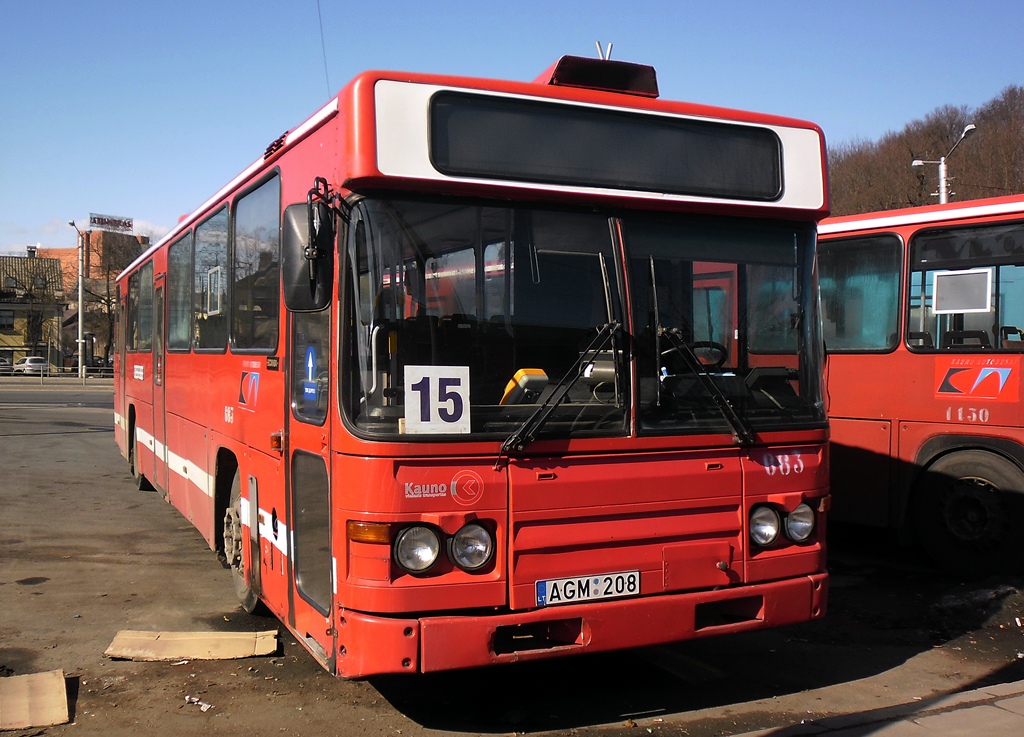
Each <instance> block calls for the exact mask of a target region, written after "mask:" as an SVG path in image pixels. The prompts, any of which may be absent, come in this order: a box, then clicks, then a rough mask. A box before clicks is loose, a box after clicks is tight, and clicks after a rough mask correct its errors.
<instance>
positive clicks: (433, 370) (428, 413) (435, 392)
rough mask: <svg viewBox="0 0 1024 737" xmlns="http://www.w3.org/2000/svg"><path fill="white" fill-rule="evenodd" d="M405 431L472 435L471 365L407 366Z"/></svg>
mask: <svg viewBox="0 0 1024 737" xmlns="http://www.w3.org/2000/svg"><path fill="white" fill-rule="evenodd" d="M405 431H406V432H407V433H409V434H455V433H468V432H469V366H406V367H405Z"/></svg>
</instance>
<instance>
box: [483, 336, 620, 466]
mask: <svg viewBox="0 0 1024 737" xmlns="http://www.w3.org/2000/svg"><path fill="white" fill-rule="evenodd" d="M620 327H622V324H621V323H619V322H618V321H615V320H613V321H612V322H607V323H605V324H604V325H601V326H600V327H599V328H598V329H597V335H595V336H594V339H593V340H592V341H590V345H589V346H587V349H586V350H585V351H583V353H581V354H580V357H579V358H578V359H576V363H574V364H573V365H572V366H571V367H570V368H569V370H568V371H566V372H565V374H563V375H562V378H561V379H559V381H558V384H556V385H555V389H554V391H552V392H551V394H549V395H548V397H547V399H545V400H544V401H543V402H541V403H540V405H539V406H538V407H537V409H536V410H534V412H533V414H531V415H530V416H529V417H528V418H526V421H525V422H523V424H522V425H520V426H519V427H518V429H516V431H515V432H513V433H512V434H511V435H509V436H508V437H507V438H506V439H505V442H504V443H502V444H501V451H500V452H499V453H498V457H497V458H496V459H495V461H494V467H495V468H496V469H497V468H498V467H499V466H500V464H501V459H502V458H503V457H504V456H507V455H508V454H509V453H511V452H512V451H522V450H523V449H524V448H525V447H526V446H527V445H529V444H530V443H531V442H533V439H534V438H535V437H536V436H537V432H538V431H539V430H540V428H541V427H542V426H543V425H544V423H545V422H547V420H548V417H550V416H551V413H552V412H554V410H555V407H557V406H558V405H559V404H560V403H561V402H562V400H563V399H565V395H566V394H568V393H569V390H570V389H572V388H573V387H574V386H575V385H576V382H577V381H579V380H580V377H581V376H582V375H583V371H582V367H583V366H586V365H588V364H590V363H592V362H593V361H594V359H596V358H597V355H598V354H599V353H600V352H601V351H602V350H604V347H605V346H606V345H608V343H609V342H610V341H611V339H612V337H613V336H614V335H615V334H616V333H617V332H618V331H619V328H620Z"/></svg>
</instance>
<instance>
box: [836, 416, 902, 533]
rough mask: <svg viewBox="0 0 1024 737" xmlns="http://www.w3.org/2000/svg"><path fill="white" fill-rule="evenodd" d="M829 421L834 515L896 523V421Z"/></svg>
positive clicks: (859, 521) (880, 523)
mask: <svg viewBox="0 0 1024 737" xmlns="http://www.w3.org/2000/svg"><path fill="white" fill-rule="evenodd" d="M829 422H830V423H831V429H832V447H831V454H832V470H833V474H832V515H833V518H839V519H842V520H845V521H847V522H854V523H857V524H863V525H872V526H882V527H884V526H887V525H890V524H892V523H893V522H894V520H893V519H892V510H890V505H889V497H890V488H891V483H892V461H891V458H890V452H891V450H890V444H891V442H892V423H891V422H889V421H888V420H848V419H840V418H836V417H833V418H832V419H831V420H829Z"/></svg>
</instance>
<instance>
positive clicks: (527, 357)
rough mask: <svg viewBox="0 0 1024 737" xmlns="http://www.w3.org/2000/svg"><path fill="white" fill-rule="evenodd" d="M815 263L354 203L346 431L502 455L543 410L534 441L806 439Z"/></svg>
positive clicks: (516, 213)
mask: <svg viewBox="0 0 1024 737" xmlns="http://www.w3.org/2000/svg"><path fill="white" fill-rule="evenodd" d="M813 244H814V237H813V228H812V227H805V226H800V227H792V226H787V227H780V226H778V225H775V224H769V223H756V224H746V225H736V224H735V222H734V221H725V220H718V219H707V218H685V217H678V216H674V217H669V216H654V215H651V214H639V213H631V214H627V215H622V214H619V213H616V214H612V213H600V212H595V211H579V210H570V209H565V210H554V209H546V208H535V207H528V206H519V207H511V206H505V205H504V204H502V205H492V204H478V203H467V202H461V201H443V202H442V201H424V200H385V199H363V200H360V201H359V202H358V203H356V204H355V206H354V207H353V210H352V216H351V219H350V223H349V228H348V234H347V243H346V248H347V251H348V254H347V255H348V260H349V263H351V264H352V266H353V268H351V269H350V272H349V273H351V274H352V281H353V283H352V284H351V286H350V290H349V291H350V294H351V298H350V299H349V300H348V304H349V309H350V310H351V311H352V315H351V319H348V320H345V321H343V324H347V325H350V326H351V332H349V333H348V334H346V335H343V338H342V339H343V340H346V341H348V342H349V345H348V346H343V350H342V351H341V352H340V354H341V355H343V356H349V357H351V359H354V361H353V363H354V366H355V368H354V370H353V369H352V368H348V369H347V372H346V373H344V374H343V375H345V381H346V382H347V386H346V387H345V389H344V402H345V405H346V411H347V413H348V416H349V418H350V419H351V421H352V423H353V425H354V426H355V428H356V429H357V430H359V431H362V432H364V433H366V434H368V435H373V436H383V437H394V436H396V435H413V434H421V435H426V436H430V435H435V436H436V435H439V434H440V435H446V436H456V435H459V434H462V435H463V436H465V437H466V439H482V438H484V437H487V438H494V439H499V440H504V439H505V438H507V437H508V436H509V434H510V433H516V432H517V431H519V430H520V429H521V428H522V427H523V425H524V423H529V422H531V417H533V416H534V415H535V413H536V412H537V411H538V408H541V407H543V410H544V419H543V423H542V425H541V426H539V427H538V428H537V429H536V436H537V437H538V438H566V437H593V436H625V435H629V434H630V433H633V432H635V433H637V434H679V433H706V432H726V433H730V434H733V435H736V436H738V437H741V438H743V437H746V438H747V439H750V438H752V437H753V435H752V433H754V432H763V431H766V430H770V429H775V428H783V427H784V428H796V427H799V426H803V427H811V426H814V427H819V426H821V424H822V423H823V409H822V403H821V390H820V380H819V379H818V376H819V368H820V358H819V356H818V349H817V347H816V346H817V345H819V344H820V340H818V338H817V332H816V327H815V326H816V324H817V315H816V314H813V311H814V310H815V306H816V300H815V299H813V298H811V297H810V296H809V295H813V294H814V281H813V279H814V273H813ZM623 264H628V268H627V269H625V270H624V269H623V266H622V265H623ZM627 284H628V290H629V291H628V293H629V294H630V295H631V301H632V304H633V309H632V314H631V315H629V314H626V307H625V305H626V303H627V300H626V299H625V298H624V296H623V295H624V294H626V293H627ZM809 313H811V314H809ZM620 326H621V327H620ZM634 404H635V405H636V411H635V412H634V411H633V409H632V408H633V405H634ZM428 405H430V406H434V407H435V408H436V409H437V410H438V412H439V414H438V412H434V413H433V415H431V414H430V412H428V411H427V410H428ZM421 410H422V411H421ZM438 417H440V419H439V420H438ZM450 439H451V438H450ZM456 439H457V438H456Z"/></svg>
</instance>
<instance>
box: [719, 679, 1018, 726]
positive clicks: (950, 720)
mask: <svg viewBox="0 0 1024 737" xmlns="http://www.w3.org/2000/svg"><path fill="white" fill-rule="evenodd" d="M1016 699H1021V700H1022V701H1024V681H1015V682H1011V683H1001V684H996V685H993V686H983V687H981V688H977V689H973V690H971V691H962V692H958V693H952V694H948V695H946V696H938V697H936V698H935V699H934V700H932V699H922V700H921V701H919V702H916V701H915V702H910V703H906V704H897V705H895V706H889V707H884V708H882V709H877V710H873V711H869V712H860V713H856V714H840V715H838V716H834V717H824V718H822V719H816V720H814V721H807V722H803V723H801V724H793V725H790V726H786V727H773V728H768V729H762V730H757V731H754V732H744V733H742V734H738V735H736V736H735V737H791V736H792V737H796V736H797V735H801V736H803V735H808V736H813V735H834V737H861V736H863V737H867V735H877V736H878V737H886V735H889V734H892V735H893V737H896V735H902V734H904V732H903V731H902V730H901V729H900V727H899V726H897V723H899V722H913V723H914V725H915V727H914V729H915V732H914V734H920V735H922V737H926V735H933V734H934V735H946V734H966V733H965V732H963V728H964V725H963V721H964V719H965V718H966V719H970V720H971V723H970V726H971V727H972V730H971V733H973V734H1006V732H1005V731H1002V730H1001V729H999V728H997V727H996V725H995V724H991V725H990V726H987V725H986V722H987V721H992V720H994V719H997V718H999V717H1001V716H1005V717H1007V718H1009V719H1010V720H1012V721H1014V722H1016V720H1018V719H1019V720H1020V724H1021V726H1022V727H1024V703H1021V704H1013V706H1014V708H1012V709H1003V708H1001V707H1000V702H1004V701H1006V702H1011V701H1014V700H1016ZM987 707H995V711H994V712H993V711H989V710H988V708H987ZM972 710H979V711H972ZM965 712H972V713H971V714H970V715H969V716H966V717H964V716H957V715H958V714H963V713H965ZM982 712H984V713H982ZM918 720H927V722H928V723H927V724H921V722H919V721H918ZM887 724H892V725H894V726H893V729H892V730H891V731H890V730H889V729H888V728H887V727H886V726H885V725H887ZM921 727H926V728H927V729H924V730H920V731H917V730H919V729H920V728H921ZM1017 733H1018V734H1024V731H1021V732H1017Z"/></svg>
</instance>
